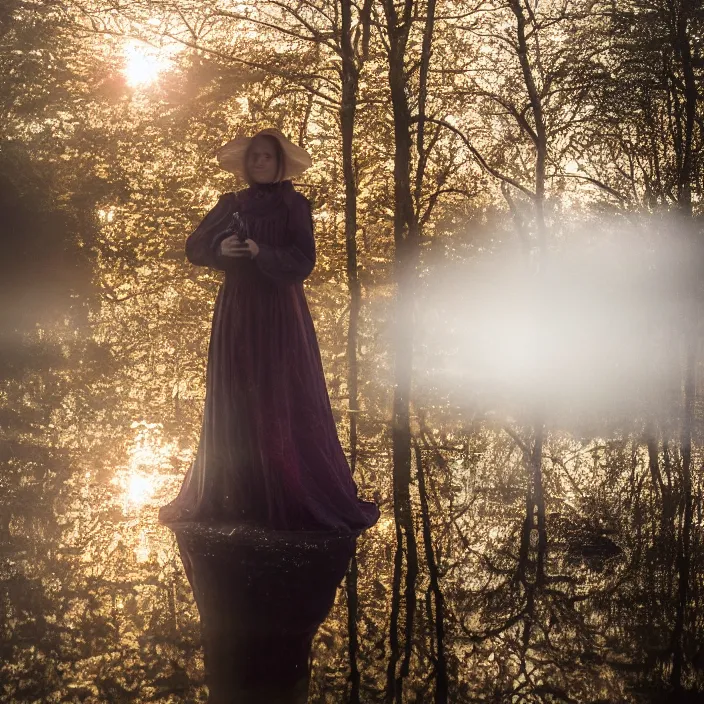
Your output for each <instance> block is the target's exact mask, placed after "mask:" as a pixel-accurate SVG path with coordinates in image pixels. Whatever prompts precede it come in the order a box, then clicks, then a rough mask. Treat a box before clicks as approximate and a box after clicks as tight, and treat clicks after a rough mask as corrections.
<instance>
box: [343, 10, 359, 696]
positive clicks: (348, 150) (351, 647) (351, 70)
mask: <svg viewBox="0 0 704 704" xmlns="http://www.w3.org/2000/svg"><path fill="white" fill-rule="evenodd" d="M340 9H341V27H340V30H341V31H340V49H341V58H342V65H341V75H340V82H341V84H342V96H341V98H342V99H341V103H340V131H341V135H342V172H343V178H344V181H345V248H346V254H347V286H348V288H349V292H350V317H349V326H348V329H347V391H348V418H349V424H350V431H349V432H350V469H351V471H352V473H353V474H354V472H355V470H356V469H357V444H358V438H357V415H358V412H359V391H358V367H357V338H358V333H357V329H358V321H359V312H360V308H361V288H360V285H359V276H358V272H357V184H356V183H355V177H354V165H353V144H354V123H355V115H356V110H357V92H358V84H359V69H358V67H357V63H356V60H355V52H354V47H353V45H352V2H351V0H341V2H340ZM345 586H346V590H347V627H348V654H349V660H350V697H349V702H350V703H351V704H359V689H360V680H361V677H360V673H359V667H358V665H357V651H358V648H359V640H358V637H357V615H358V606H359V597H358V594H357V557H356V555H354V556H353V557H352V560H351V562H350V566H349V569H348V572H347V579H346V582H345Z"/></svg>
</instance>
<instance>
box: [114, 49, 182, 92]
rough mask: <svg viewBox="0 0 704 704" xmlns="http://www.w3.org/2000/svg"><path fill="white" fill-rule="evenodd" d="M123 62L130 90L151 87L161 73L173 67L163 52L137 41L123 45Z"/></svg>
mask: <svg viewBox="0 0 704 704" xmlns="http://www.w3.org/2000/svg"><path fill="white" fill-rule="evenodd" d="M169 53H172V52H169ZM124 61H125V64H124V68H123V73H124V75H125V78H126V79H127V84H128V85H129V86H130V87H131V88H144V87H146V86H149V85H152V84H153V83H155V82H156V81H157V80H158V79H159V76H160V75H161V74H162V73H164V72H165V71H168V70H169V69H171V68H172V67H173V62H172V61H171V59H170V58H169V57H168V56H167V55H166V52H165V51H164V50H162V49H157V48H155V47H152V46H149V45H148V44H145V43H143V42H137V41H131V42H130V43H128V44H126V45H125V47H124Z"/></svg>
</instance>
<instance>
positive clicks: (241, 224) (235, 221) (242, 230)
mask: <svg viewBox="0 0 704 704" xmlns="http://www.w3.org/2000/svg"><path fill="white" fill-rule="evenodd" d="M232 235H235V237H237V239H238V241H239V242H244V241H245V240H246V239H247V223H246V222H245V221H244V220H243V219H242V216H241V215H240V214H239V213H237V212H235V213H232V217H231V218H230V222H228V224H227V226H226V227H225V228H224V229H223V230H222V232H219V233H218V234H217V235H215V237H214V238H213V249H214V250H215V251H218V250H219V249H220V244H221V243H222V241H223V240H224V239H227V238H228V237H232Z"/></svg>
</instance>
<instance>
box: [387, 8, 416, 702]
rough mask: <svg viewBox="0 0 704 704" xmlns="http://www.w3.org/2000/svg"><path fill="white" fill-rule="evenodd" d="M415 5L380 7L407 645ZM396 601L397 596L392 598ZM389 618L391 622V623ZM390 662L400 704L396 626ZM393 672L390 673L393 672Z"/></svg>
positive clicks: (412, 550)
mask: <svg viewBox="0 0 704 704" xmlns="http://www.w3.org/2000/svg"><path fill="white" fill-rule="evenodd" d="M413 8H414V2H413V0H405V2H404V5H403V6H402V8H401V9H402V16H401V17H400V18H399V16H398V14H397V8H396V4H395V3H394V2H393V0H385V1H384V12H385V17H386V31H387V34H388V39H389V45H388V59H389V88H390V91H391V103H392V110H393V120H394V147H395V151H394V243H395V258H394V267H395V278H396V319H395V334H394V339H393V350H394V352H393V353H394V361H395V364H394V397H393V411H392V413H393V415H392V421H391V422H392V428H391V439H392V454H393V491H394V518H395V521H396V538H397V541H398V544H397V560H396V565H395V569H394V587H395V589H399V590H400V574H399V573H398V570H400V568H401V565H400V559H399V555H400V554H401V550H402V548H403V546H404V545H405V552H406V589H405V602H406V603H405V606H406V625H405V632H406V640H407V641H408V640H409V639H412V634H413V619H414V615H415V608H416V594H415V580H416V576H417V573H418V555H417V548H416V539H415V533H414V530H413V516H412V511H411V497H410V484H411V425H410V393H411V377H412V362H413V357H412V349H413V296H414V292H415V276H416V262H417V258H418V223H417V219H416V217H415V209H414V207H413V197H412V193H411V183H410V178H411V146H412V139H411V125H412V120H411V114H410V107H409V103H408V92H407V90H408V73H407V71H406V65H405V54H406V46H407V42H408V35H409V31H410V28H411V23H412V15H413ZM394 596H395V595H394ZM393 615H394V614H393V612H392V617H393ZM390 641H391V650H392V662H391V663H390V664H389V670H388V673H387V701H389V700H391V699H393V698H395V700H396V701H397V702H400V701H402V698H403V695H402V682H403V676H404V675H405V674H406V673H407V671H408V667H409V662H410V658H409V655H410V648H411V647H412V642H407V643H406V647H405V651H406V657H405V659H404V663H403V665H402V668H401V676H400V677H398V678H396V677H395V676H394V673H395V662H394V661H393V659H394V658H395V657H398V623H397V622H396V623H395V622H394V619H393V618H392V623H391V634H390ZM392 668H393V669H392Z"/></svg>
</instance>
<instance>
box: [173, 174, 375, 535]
mask: <svg viewBox="0 0 704 704" xmlns="http://www.w3.org/2000/svg"><path fill="white" fill-rule="evenodd" d="M234 212H238V213H239V214H240V216H241V218H242V219H243V221H244V223H245V224H246V228H247V236H248V237H250V238H251V239H253V240H254V241H255V242H256V243H257V244H258V246H259V253H258V254H257V256H256V257H254V258H253V259H250V258H245V257H241V258H233V257H226V256H224V255H222V254H221V253H220V251H219V245H220V242H221V241H222V239H224V237H226V236H228V235H229V234H231V231H229V230H228V225H229V223H230V222H231V221H232V215H233V213H234ZM186 256H187V258H188V260H189V261H190V262H191V263H193V264H196V265H199V266H207V267H211V268H214V269H218V270H220V271H224V272H225V278H224V282H223V283H222V285H221V287H220V290H219V291H218V295H217V299H216V303H215V311H214V314H213V323H212V331H211V337H210V343H209V347H208V366H207V374H206V399H205V409H204V413H203V422H202V427H201V435H200V441H199V444H198V450H197V453H196V456H195V459H194V461H193V462H192V464H191V466H190V468H189V470H188V472H187V473H186V476H185V478H184V481H183V484H182V486H181V490H180V492H179V494H178V496H177V497H176V499H174V501H172V502H171V503H170V504H168V505H166V506H163V507H162V508H161V509H160V512H159V519H160V521H161V522H162V523H166V524H169V523H177V522H183V521H228V522H229V521H232V522H244V523H251V524H255V525H259V526H265V527H270V528H273V529H280V530H340V531H344V532H353V531H362V530H365V529H366V528H369V527H370V526H372V525H374V523H376V521H377V520H378V518H379V509H378V507H377V506H376V504H374V503H373V502H369V501H362V500H360V499H359V498H358V496H357V486H356V484H355V482H354V480H353V478H352V473H351V472H350V468H349V465H348V463H347V460H346V458H345V455H344V452H343V450H342V447H341V445H340V441H339V439H338V436H337V429H336V426H335V420H334V418H333V415H332V410H331V407H330V400H329V397H328V393H327V388H326V385H325V377H324V374H323V366H322V361H321V357H320V350H319V348H318V342H317V339H316V335H315V329H314V326H313V320H312V318H311V315H310V312H309V310H308V305H307V302H306V298H305V294H304V290H303V281H304V279H306V278H307V277H308V275H309V274H310V273H311V271H312V270H313V267H314V265H315V240H314V236H313V221H312V217H311V209H310V203H309V202H308V200H307V199H306V198H305V197H304V196H303V195H302V194H300V193H298V192H297V191H295V190H294V188H293V185H292V183H291V182H290V181H283V182H281V183H275V184H266V185H254V186H250V187H249V188H247V189H245V190H243V191H239V192H237V193H225V194H223V195H222V196H221V197H220V199H219V201H218V203H217V204H216V205H215V207H214V208H213V209H212V210H211V211H210V212H209V213H208V214H207V215H206V217H205V218H204V219H203V221H202V222H201V223H200V225H198V227H197V228H196V229H195V230H194V232H193V233H192V234H191V235H190V236H189V237H188V239H187V241H186Z"/></svg>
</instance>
